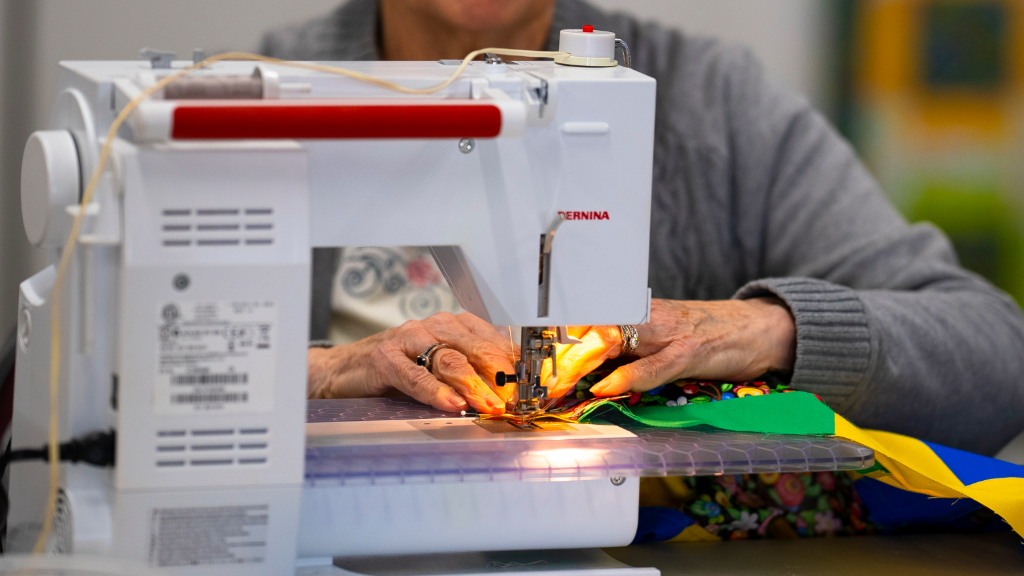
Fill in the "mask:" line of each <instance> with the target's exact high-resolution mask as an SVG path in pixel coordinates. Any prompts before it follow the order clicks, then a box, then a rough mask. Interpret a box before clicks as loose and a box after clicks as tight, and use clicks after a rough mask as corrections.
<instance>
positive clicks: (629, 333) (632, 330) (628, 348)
mask: <svg viewBox="0 0 1024 576" xmlns="http://www.w3.org/2000/svg"><path fill="white" fill-rule="evenodd" d="M619 331H620V332H622V355H623V356H629V355H630V354H632V353H633V352H636V347H637V346H639V345H640V335H639V334H637V332H636V327H635V326H630V325H628V324H624V325H621V326H619Z"/></svg>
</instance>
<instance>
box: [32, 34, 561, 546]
mask: <svg viewBox="0 0 1024 576" xmlns="http://www.w3.org/2000/svg"><path fill="white" fill-rule="evenodd" d="M485 53H492V54H499V55H502V56H520V57H527V58H557V57H560V56H566V55H567V54H566V53H565V52H544V51H538V50H515V49H506V48H482V49H480V50H474V51H472V52H470V53H469V54H468V55H467V56H466V57H465V58H463V59H462V63H461V64H459V67H458V68H456V69H455V71H454V72H453V73H452V75H451V76H450V77H449V78H448V79H447V80H445V81H443V82H441V83H439V84H436V85H434V86H431V87H428V88H409V87H406V86H402V85H401V84H396V83H394V82H389V81H387V80H383V79H380V78H376V77H374V76H371V75H369V74H365V73H363V72H356V71H354V70H347V69H345V68H338V67H335V66H327V65H324V64H313V63H309V62H293V61H288V60H282V59H280V58H271V57H269V56H261V55H259V54H248V53H245V52H228V53H225V54H218V55H216V56H211V57H209V58H207V59H206V60H203V61H202V62H199V63H196V64H193V65H192V66H189V67H187V68H183V69H181V70H179V71H177V72H175V73H173V74H170V75H168V76H165V77H164V78H162V79H160V81H159V82H157V83H156V84H154V85H152V86H150V87H148V88H146V89H145V90H143V91H142V92H141V93H140V94H139V95H138V96H136V97H135V98H132V100H131V101H130V102H128V104H127V105H126V106H125V107H124V108H123V109H122V110H121V112H120V113H119V114H118V115H117V117H116V118H115V119H114V121H113V122H112V123H111V124H110V129H109V130H107V138H106V140H105V141H104V142H103V147H102V148H101V149H100V157H99V161H98V162H97V164H96V169H95V170H93V172H92V177H91V178H89V183H88V185H87V186H86V188H85V192H84V193H83V194H82V201H81V203H80V204H79V206H78V213H77V214H75V220H74V223H73V224H72V225H71V234H69V235H68V239H67V241H66V242H65V243H64V250H63V251H62V253H61V257H60V263H59V264H58V265H57V277H56V280H55V281H54V285H53V290H52V291H51V297H50V302H51V311H52V314H51V317H50V425H49V430H48V442H49V450H48V457H49V460H50V464H49V469H50V489H49V494H48V495H47V499H46V514H45V516H44V518H43V528H42V530H41V531H40V532H39V538H38V539H37V540H36V544H35V547H34V548H33V550H32V552H33V554H41V553H43V552H45V551H46V541H47V540H48V539H49V537H50V532H51V530H52V529H53V516H54V512H55V511H56V507H57V491H58V488H59V485H60V446H59V442H60V420H59V418H58V412H59V410H60V401H59V399H60V322H61V318H60V316H61V312H60V310H61V292H62V290H61V286H62V285H63V280H64V276H65V275H66V274H67V269H68V266H69V265H70V263H71V256H72V255H73V254H74V250H75V246H76V245H77V241H78V235H79V232H80V231H81V228H82V220H83V219H84V217H85V207H86V206H88V205H89V203H90V202H92V196H93V192H94V191H95V190H96V186H97V185H98V184H99V181H100V178H101V176H102V174H103V170H104V168H105V167H106V164H107V160H108V159H109V158H110V152H111V150H112V148H113V145H114V140H115V138H116V137H117V131H118V129H119V128H120V127H121V124H123V123H124V121H125V120H126V119H127V118H128V116H129V115H130V114H131V113H132V112H133V111H135V109H136V108H138V106H139V104H141V103H142V102H143V101H145V100H146V99H147V98H149V97H150V96H152V95H153V94H154V93H155V92H157V91H158V90H161V89H163V88H164V87H166V86H167V85H168V84H170V83H171V82H174V81H175V80H177V79H178V78H181V77H182V76H185V75H187V74H190V73H191V72H194V71H196V70H199V69H201V68H205V67H207V66H209V65H211V64H214V63H216V62H220V61H223V60H255V61H259V62H269V63H273V64H280V65H283V66H288V67H291V68H302V69H305V70H313V71H316V72H325V73H328V74H336V75H340V76H346V77H348V78H352V79H354V80H358V81H360V82H365V83H367V84H371V85H373V86H378V87H380V88H385V89H388V90H393V91H395V92H401V93H403V94H424V95H425V94H434V93H436V92H439V91H441V90H444V89H445V88H447V87H448V86H450V85H451V84H452V82H455V80H457V79H458V78H459V76H461V75H462V73H463V72H464V71H465V70H466V67H467V66H469V63H470V62H472V61H473V60H475V59H476V58H477V57H478V56H480V55H482V54H485Z"/></svg>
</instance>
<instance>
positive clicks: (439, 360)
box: [308, 313, 519, 414]
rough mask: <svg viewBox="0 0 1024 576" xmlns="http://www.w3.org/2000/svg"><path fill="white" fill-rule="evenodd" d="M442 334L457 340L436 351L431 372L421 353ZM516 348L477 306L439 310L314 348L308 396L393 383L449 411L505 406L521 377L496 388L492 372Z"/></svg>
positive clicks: (507, 366) (350, 393)
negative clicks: (477, 312)
mask: <svg viewBox="0 0 1024 576" xmlns="http://www.w3.org/2000/svg"><path fill="white" fill-rule="evenodd" d="M437 342H444V343H446V344H448V345H449V346H451V348H440V349H438V350H436V351H435V352H434V356H433V362H432V366H431V368H432V372H431V371H427V369H426V368H424V367H422V366H417V365H416V357H417V356H418V355H420V354H422V353H423V352H424V351H425V350H426V349H427V348H429V347H430V345H432V344H435V343H437ZM515 348H516V349H513V348H512V347H511V345H510V343H509V340H508V338H507V336H505V337H503V335H502V334H501V333H500V332H498V331H497V330H496V329H495V327H494V326H492V325H491V324H488V323H487V322H485V321H484V320H482V319H480V318H478V317H476V316H474V315H472V314H469V313H463V314H459V315H458V316H453V315H452V314H448V313H441V314H435V315H434V316H431V317H430V318H427V319H426V320H423V321H422V322H417V321H409V322H406V323H405V324H402V325H401V326H399V327H398V328H392V329H390V330H386V331H384V332H381V333H380V334H375V335H373V336H370V337H369V338H364V339H363V340H360V341H358V342H354V343H352V344H347V345H343V346H335V347H333V348H326V349H324V348H313V349H310V350H309V353H308V361H309V382H308V385H309V397H310V398H364V397H368V396H380V395H382V394H384V393H385V392H387V391H389V390H390V389H391V388H395V389H397V390H399V391H400V392H404V393H406V394H408V395H409V396H412V397H413V398H415V399H417V400H419V401H420V402H423V403H426V404H430V405H431V406H433V407H434V408H437V409H439V410H444V411H446V412H459V411H461V410H465V409H466V408H467V407H468V406H471V407H473V408H474V409H476V410H477V411H479V412H483V413H488V414H501V413H503V412H504V411H505V402H506V401H507V400H508V398H509V396H511V395H512V393H513V392H514V389H515V385H513V384H508V385H506V386H504V387H502V388H500V389H498V388H496V387H495V386H494V375H495V374H496V373H497V372H505V373H506V374H511V373H512V372H513V369H512V365H513V362H514V360H513V359H514V358H515V357H516V356H518V355H519V350H518V346H517V347H515Z"/></svg>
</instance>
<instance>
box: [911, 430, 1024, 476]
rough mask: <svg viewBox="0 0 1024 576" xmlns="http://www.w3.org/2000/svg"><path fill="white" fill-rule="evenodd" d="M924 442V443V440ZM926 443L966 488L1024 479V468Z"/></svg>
mask: <svg viewBox="0 0 1024 576" xmlns="http://www.w3.org/2000/svg"><path fill="white" fill-rule="evenodd" d="M922 442H924V441H923V440H922ZM924 443H925V444H927V445H928V447H929V448H931V449H932V452H935V455H936V456H938V457H939V458H941V459H942V461H943V462H944V463H945V464H946V466H948V467H949V469H950V470H951V471H952V472H953V474H956V477H957V478H959V479H960V481H961V482H963V483H964V485H965V486H966V485H970V484H974V483H975V482H981V481H982V480H991V479H992V478H1024V466H1018V465H1016V464H1011V463H1009V462H1003V461H1002V460H996V459H995V458H989V457H987V456H979V455H978V454H972V453H970V452H964V451H963V450H957V449H956V448H948V447H946V446H943V445H941V444H932V443H931V442H924Z"/></svg>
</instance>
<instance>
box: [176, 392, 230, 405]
mask: <svg viewBox="0 0 1024 576" xmlns="http://www.w3.org/2000/svg"><path fill="white" fill-rule="evenodd" d="M248 400H249V395H248V394H246V393H245V392H228V393H226V394H172V395H171V403H172V404H224V403H229V402H246V401H248Z"/></svg>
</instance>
